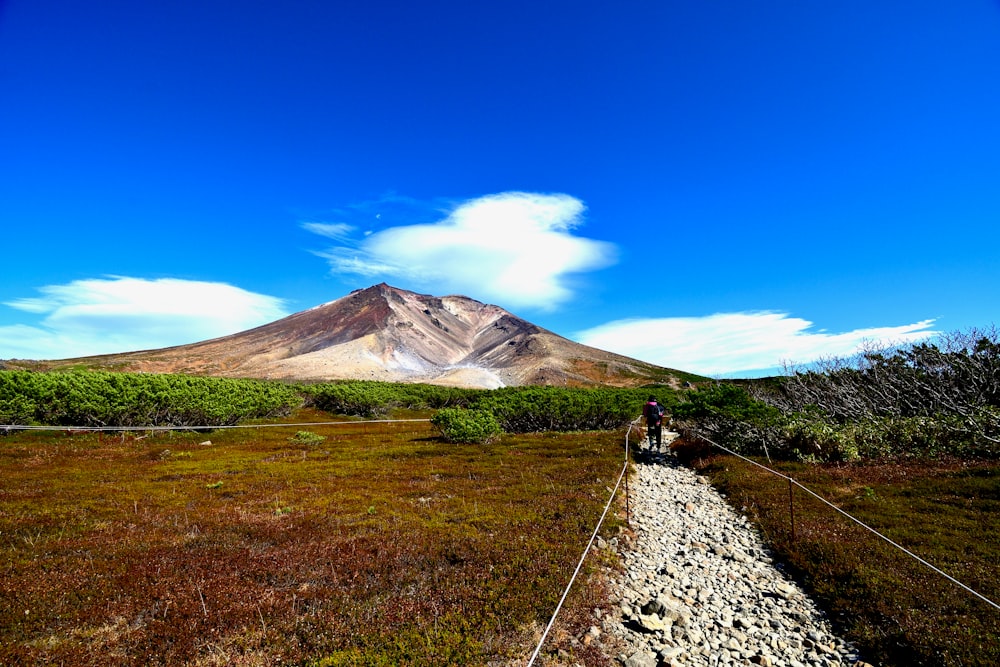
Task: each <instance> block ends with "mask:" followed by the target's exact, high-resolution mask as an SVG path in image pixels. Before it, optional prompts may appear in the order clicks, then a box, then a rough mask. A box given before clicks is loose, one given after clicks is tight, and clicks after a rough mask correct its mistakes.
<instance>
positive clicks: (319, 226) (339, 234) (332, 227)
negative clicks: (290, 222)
mask: <svg viewBox="0 0 1000 667" xmlns="http://www.w3.org/2000/svg"><path fill="white" fill-rule="evenodd" d="M302 229H304V230H306V231H309V232H312V233H313V234H319V235H320V236H326V237H327V238H331V239H336V240H338V241H340V240H343V239H347V238H349V237H350V236H351V234H352V233H353V232H354V230H355V227H354V225H349V224H347V223H345V222H303V223H302Z"/></svg>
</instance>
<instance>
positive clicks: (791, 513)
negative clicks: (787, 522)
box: [788, 477, 795, 542]
mask: <svg viewBox="0 0 1000 667" xmlns="http://www.w3.org/2000/svg"><path fill="white" fill-rule="evenodd" d="M788 514H789V516H790V517H791V518H792V542H794V541H795V504H794V503H793V502H792V479H791V477H789V478H788Z"/></svg>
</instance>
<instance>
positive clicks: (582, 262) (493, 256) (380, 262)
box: [304, 192, 617, 309]
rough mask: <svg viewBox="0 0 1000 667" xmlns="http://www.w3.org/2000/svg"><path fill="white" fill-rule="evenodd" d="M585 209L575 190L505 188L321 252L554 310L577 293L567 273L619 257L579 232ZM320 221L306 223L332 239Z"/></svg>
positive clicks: (425, 282)
mask: <svg viewBox="0 0 1000 667" xmlns="http://www.w3.org/2000/svg"><path fill="white" fill-rule="evenodd" d="M584 208H585V207H584V205H583V203H582V202H581V201H580V200H578V199H576V198H574V197H570V196H569V195H564V194H535V193H528V192H505V193H501V194H496V195H489V196H485V197H480V198H478V199H473V200H470V201H467V202H464V203H462V204H460V205H458V206H457V207H455V208H454V209H453V210H452V211H451V212H450V213H448V214H447V215H446V216H445V217H444V218H443V219H441V220H439V221H438V222H434V223H430V224H414V225H405V226H396V227H390V228H388V229H383V230H381V231H376V232H373V233H371V234H369V235H368V236H366V237H365V238H364V239H361V240H359V241H358V242H356V243H355V244H354V245H353V246H348V245H347V244H346V243H345V245H342V246H338V247H335V248H332V249H330V250H328V251H326V252H324V253H322V256H323V257H325V258H326V259H327V260H328V261H329V262H330V267H331V269H332V270H333V272H335V273H354V274H359V275H363V276H367V277H375V276H384V277H388V278H399V279H402V280H404V281H407V282H410V283H414V284H416V285H418V286H419V287H420V288H421V289H427V290H430V291H433V292H435V293H461V294H466V295H468V296H472V297H475V298H477V299H486V300H489V301H493V302H497V303H502V304H504V305H505V306H508V307H533V308H543V309H548V308H553V307H555V306H557V305H558V304H560V303H563V302H565V301H567V300H568V299H570V298H571V297H572V290H571V288H570V285H569V281H568V276H570V275H572V274H575V273H581V272H585V271H592V270H595V269H599V268H603V267H605V266H609V265H611V264H613V263H614V262H615V260H616V255H617V251H616V248H615V246H614V245H613V244H611V243H607V242H603V241H595V240H592V239H586V238H581V237H579V236H574V235H573V234H572V231H573V230H574V229H575V228H576V227H578V226H579V225H580V224H581V221H582V220H581V218H582V215H583V211H584ZM315 226H316V225H315V223H310V225H306V226H304V227H305V228H306V229H308V230H309V231H314V232H316V233H320V234H324V235H325V236H332V235H331V234H328V233H325V232H324V230H323V229H322V227H320V228H314V227H315Z"/></svg>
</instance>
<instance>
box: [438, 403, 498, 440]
mask: <svg viewBox="0 0 1000 667" xmlns="http://www.w3.org/2000/svg"><path fill="white" fill-rule="evenodd" d="M431 423H432V424H434V426H436V427H437V429H438V430H439V431H440V432H441V435H442V437H444V439H445V440H447V441H449V442H460V443H474V444H485V443H489V442H492V441H493V440H495V439H497V438H498V437H499V436H500V435H501V434H502V433H503V429H501V428H500V423H499V422H498V421H497V419H496V417H494V416H493V413H491V412H488V411H486V410H467V409H465V408H444V409H442V410H439V411H438V412H437V413H436V414H435V415H434V417H433V418H432V419H431Z"/></svg>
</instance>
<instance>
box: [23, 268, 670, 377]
mask: <svg viewBox="0 0 1000 667" xmlns="http://www.w3.org/2000/svg"><path fill="white" fill-rule="evenodd" d="M40 365H41V366H43V367H46V368H59V367H68V366H80V365H83V366H86V367H90V368H106V369H114V370H120V371H133V372H135V371H143V372H152V373H190V374H197V375H217V376H228V377H253V378H274V379H277V378H281V379H294V380H332V379H363V380H365V379H367V380H385V381H391V382H428V383H433V384H445V385H455V386H466V387H486V388H495V387H500V386H511V385H525V384H550V385H569V386H586V385H599V384H606V385H614V386H638V385H642V384H647V383H650V382H659V383H674V384H676V382H677V376H678V375H679V374H678V373H677V372H676V371H671V370H669V369H665V368H661V367H659V366H654V365H652V364H647V363H644V362H641V361H637V360H635V359H630V358H628V357H623V356H621V355H617V354H612V353H610V352H604V351H602V350H598V349H595V348H592V347H587V346H585V345H581V344H579V343H574V342H573V341H571V340H569V339H567V338H563V337H562V336H559V335H556V334H554V333H552V332H551V331H547V330H545V329H542V328H541V327H538V326H536V325H534V324H531V323H530V322H527V321H525V320H522V319H521V318H519V317H516V316H514V315H512V314H511V313H509V312H507V311H506V310H504V309H502V308H500V307H498V306H492V305H488V304H483V303H480V302H479V301H475V300H474V299H470V298H467V297H464V296H445V297H435V296H429V295H425V294H416V293H414V292H409V291H406V290H401V289H397V288H395V287H391V286H389V285H386V284H384V283H382V284H379V285H375V286H373V287H369V288H367V289H363V290H357V291H355V292H352V293H351V294H348V295H347V296H344V297H342V298H340V299H337V300H336V301H331V302H329V303H326V304H323V305H321V306H316V307H315V308H311V309H309V310H305V311H302V312H299V313H295V314H294V315H290V316H288V317H286V318H284V319H281V320H278V321H276V322H272V323H270V324H266V325H264V326H261V327H257V328H256V329H250V330H248V331H244V332H241V333H237V334H233V335H231V336H225V337H222V338H215V339H212V340H208V341H204V342H200V343H193V344H190V345H180V346H177V347H170V348H163V349H159V350H146V351H142V352H128V353H123V354H112V355H102V356H96V357H86V358H82V359H70V360H64V361H58V362H44V363H40Z"/></svg>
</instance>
